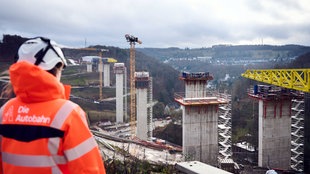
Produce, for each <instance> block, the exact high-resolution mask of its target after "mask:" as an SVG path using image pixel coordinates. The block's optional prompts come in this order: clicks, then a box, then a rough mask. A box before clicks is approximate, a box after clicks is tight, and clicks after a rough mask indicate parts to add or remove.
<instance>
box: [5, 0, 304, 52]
mask: <svg viewBox="0 0 310 174" xmlns="http://www.w3.org/2000/svg"><path fill="white" fill-rule="evenodd" d="M0 4H1V6H0V33H1V34H17V35H21V36H24V37H35V36H46V37H49V38H51V39H53V40H55V41H56V42H58V43H59V44H62V45H66V46H70V47H84V46H85V41H86V45H87V46H89V45H97V44H100V45H107V46H116V47H121V48H126V47H129V45H128V43H126V40H125V37H124V35H125V34H127V33H128V34H132V35H135V36H137V37H139V39H141V40H142V42H143V44H142V45H141V46H139V47H160V48H165V47H180V48H184V47H190V48H200V47H210V46H212V45H216V44H233V45H237V44H251V45H252V44H262V43H264V44H273V45H284V44H300V45H307V46H310V1H309V0H0Z"/></svg>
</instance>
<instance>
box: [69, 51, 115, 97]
mask: <svg viewBox="0 0 310 174" xmlns="http://www.w3.org/2000/svg"><path fill="white" fill-rule="evenodd" d="M70 49H71V48H70ZM74 49H77V50H90V51H98V52H99V55H98V56H99V67H100V68H99V100H100V101H102V99H103V97H102V96H103V95H102V81H103V80H102V72H103V63H102V53H103V52H106V51H109V50H108V49H99V48H89V47H88V48H74ZM110 59H111V58H110ZM110 61H114V60H112V59H111V60H110Z"/></svg>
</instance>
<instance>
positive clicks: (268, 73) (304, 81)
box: [241, 69, 310, 92]
mask: <svg viewBox="0 0 310 174" xmlns="http://www.w3.org/2000/svg"><path fill="white" fill-rule="evenodd" d="M241 75H242V76H243V77H245V78H249V79H253V80H256V81H260V82H264V83H268V84H272V85H276V86H280V87H284V88H289V89H295V90H298V91H303V92H310V69H250V70H246V71H245V72H244V73H243V74H241Z"/></svg>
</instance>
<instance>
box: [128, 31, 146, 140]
mask: <svg viewBox="0 0 310 174" xmlns="http://www.w3.org/2000/svg"><path fill="white" fill-rule="evenodd" d="M125 38H126V40H127V42H129V44H130V127H131V135H132V136H134V135H135V127H134V125H135V120H136V87H135V71H136V62H135V59H136V57H135V56H136V55H135V45H136V43H138V44H142V42H141V41H140V40H139V39H138V38H137V37H134V36H132V35H129V34H126V35H125Z"/></svg>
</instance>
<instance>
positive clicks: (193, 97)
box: [175, 72, 225, 166]
mask: <svg viewBox="0 0 310 174" xmlns="http://www.w3.org/2000/svg"><path fill="white" fill-rule="evenodd" d="M180 79H181V80H184V82H185V95H184V96H182V95H178V94H176V95H175V101H177V102H178V103H180V104H181V107H182V110H183V145H182V148H183V154H184V157H185V160H186V161H195V160H196V161H201V162H203V163H207V164H210V165H213V166H217V164H218V154H219V151H218V107H219V104H221V103H225V102H224V101H222V100H219V99H218V98H217V97H216V96H207V95H206V85H207V81H208V80H212V79H213V77H212V76H211V75H209V73H207V72H197V73H187V72H183V73H182V76H181V77H180Z"/></svg>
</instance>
